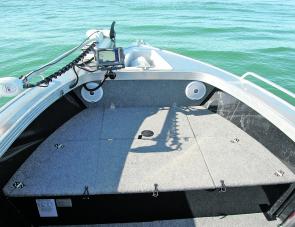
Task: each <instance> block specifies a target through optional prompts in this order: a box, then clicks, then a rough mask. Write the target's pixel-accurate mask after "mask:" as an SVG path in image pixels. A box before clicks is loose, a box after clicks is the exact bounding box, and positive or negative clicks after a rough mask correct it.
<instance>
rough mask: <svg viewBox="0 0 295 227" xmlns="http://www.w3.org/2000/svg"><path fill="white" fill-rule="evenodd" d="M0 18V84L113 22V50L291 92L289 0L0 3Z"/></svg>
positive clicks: (294, 40) (294, 27)
mask: <svg viewBox="0 0 295 227" xmlns="http://www.w3.org/2000/svg"><path fill="white" fill-rule="evenodd" d="M0 18H1V22H0V28H1V30H0V31H1V32H0V77H4V76H8V75H10V76H11V75H12V76H20V75H23V74H25V73H27V72H29V71H31V70H33V69H35V68H36V67H38V66H40V65H42V64H44V63H46V62H48V61H50V60H52V59H53V58H54V57H56V56H58V55H59V54H61V53H63V52H64V51H66V50H68V49H70V48H72V47H74V46H75V45H77V44H79V42H81V41H82V40H83V39H84V38H85V32H86V31H87V30H88V29H93V28H108V27H109V26H110V24H111V22H112V21H113V20H115V21H116V22H117V26H116V31H117V45H118V46H126V45H129V44H131V43H132V42H134V41H136V40H141V39H143V40H144V41H146V42H147V43H149V44H151V45H153V46H156V47H159V48H163V49H168V50H171V51H175V52H177V53H180V54H183V55H186V56H189V57H192V58H195V59H199V60H202V61H206V62H208V63H210V64H213V65H216V66H218V67H221V68H223V69H225V70H227V71H230V72H233V73H235V74H238V75H242V74H243V73H245V72H247V71H252V72H256V73H258V74H260V75H263V76H264V77H266V78H267V79H270V80H271V81H273V82H275V83H277V84H279V85H281V86H283V87H285V88H287V89H288V90H290V91H292V92H295V73H294V72H295V1H294V0H285V1H279V0H259V1H258V0H256V1H254V0H240V1H233V0H228V1H224V0H222V1H221V0H195V1H193V0H182V1H180V0H174V1H173V0H162V1H154V0H149V1H147V0H141V1H135V0H125V1H116V0H113V1H106V0H100V1H97V0H88V1H77V0H63V1H60V0H56V1H49V0H40V1H36V0H34V1H32V0H25V1H23V0H21V1H20V0H10V1H1V2H0ZM76 54H78V53H76ZM66 62H67V60H65V61H64V62H61V63H60V64H59V65H56V66H55V67H56V68H59V67H60V66H62V65H63V64H64V63H66ZM260 85H261V86H264V87H265V88H266V89H268V90H270V91H272V92H274V93H275V94H277V95H279V96H281V97H282V98H284V99H286V100H287V101H289V102H290V103H292V104H294V105H295V101H294V100H293V99H292V98H288V97H287V96H286V95H284V94H282V93H280V92H278V91H277V90H275V89H273V88H271V87H269V86H267V85H266V84H263V83H260ZM5 102H7V99H4V98H0V106H1V105H3V104H4V103H5Z"/></svg>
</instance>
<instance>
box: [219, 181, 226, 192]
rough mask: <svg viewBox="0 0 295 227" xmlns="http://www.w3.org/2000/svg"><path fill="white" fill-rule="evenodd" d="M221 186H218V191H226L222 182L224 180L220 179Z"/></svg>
mask: <svg viewBox="0 0 295 227" xmlns="http://www.w3.org/2000/svg"><path fill="white" fill-rule="evenodd" d="M220 183H221V186H220V188H219V192H226V186H225V184H224V180H220Z"/></svg>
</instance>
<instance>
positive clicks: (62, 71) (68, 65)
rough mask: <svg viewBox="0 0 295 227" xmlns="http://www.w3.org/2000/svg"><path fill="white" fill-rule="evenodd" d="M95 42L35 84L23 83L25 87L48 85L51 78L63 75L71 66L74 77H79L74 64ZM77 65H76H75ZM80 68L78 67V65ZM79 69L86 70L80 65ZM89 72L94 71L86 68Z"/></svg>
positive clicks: (76, 82)
mask: <svg viewBox="0 0 295 227" xmlns="http://www.w3.org/2000/svg"><path fill="white" fill-rule="evenodd" d="M95 45H96V43H95V42H93V43H92V44H91V45H90V46H89V47H87V49H85V50H84V51H83V52H82V53H81V54H80V55H79V56H78V57H76V58H75V59H74V60H73V61H71V62H70V63H69V64H67V65H66V66H64V67H63V68H61V69H60V70H58V71H56V72H55V73H53V74H51V75H49V76H48V77H46V78H45V79H43V80H41V81H39V82H37V83H36V84H30V83H27V84H26V85H25V88H32V87H36V86H39V87H48V85H49V83H50V82H51V81H52V80H53V79H56V78H57V77H59V76H61V75H63V74H64V73H65V72H67V71H68V70H70V69H71V68H73V70H74V72H75V74H76V77H77V78H78V79H79V76H78V74H77V72H76V70H75V68H74V67H75V66H77V64H78V62H80V61H82V59H83V58H84V57H85V56H86V55H87V54H88V53H89V52H90V51H91V50H92V49H93V48H94V47H95ZM77 67H78V66H77ZM79 68H80V67H79ZM81 69H83V70H85V71H87V69H85V68H83V67H81ZM88 71H89V72H95V71H97V70H95V71H92V70H88ZM78 79H77V80H76V81H75V83H74V84H73V85H75V86H76V85H77V84H78ZM73 85H71V88H74V87H75V86H74V87H73Z"/></svg>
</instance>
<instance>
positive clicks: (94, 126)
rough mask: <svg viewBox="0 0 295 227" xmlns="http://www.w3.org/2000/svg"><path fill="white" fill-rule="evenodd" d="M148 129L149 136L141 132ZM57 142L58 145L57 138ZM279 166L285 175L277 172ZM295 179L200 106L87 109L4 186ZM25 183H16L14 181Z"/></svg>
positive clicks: (29, 188) (113, 187) (77, 190)
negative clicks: (150, 134)
mask: <svg viewBox="0 0 295 227" xmlns="http://www.w3.org/2000/svg"><path fill="white" fill-rule="evenodd" d="M143 130H152V131H153V132H154V135H153V136H152V137H149V138H145V137H143V138H142V139H138V136H139V135H140V134H141V132H142V131H143ZM57 144H61V145H62V146H60V147H61V148H59V149H57V148H56V145H57ZM276 171H283V172H284V174H283V176H276V175H275V172H276ZM221 180H223V181H224V183H225V185H227V186H244V185H264V184H278V183H287V182H293V181H295V177H294V174H293V173H292V172H291V171H290V170H289V169H288V168H287V167H286V166H285V165H284V164H283V163H282V162H280V160H279V159H277V158H276V157H275V156H274V155H273V154H272V153H270V152H269V151H268V150H267V149H266V148H265V147H263V146H262V145H261V144H259V143H258V142H257V141H255V140H254V139H253V138H251V137H250V136H248V135H247V134H246V133H244V132H243V131H242V130H240V129H239V128H238V127H236V126H235V125H233V124H232V123H231V122H229V121H227V120H226V119H224V118H222V117H221V116H219V115H217V114H215V113H212V112H210V111H208V110H206V109H203V108H201V107H184V108H181V107H170V108H168V107H163V108H157V107H147V108H144V107H141V108H111V109H99V108H90V109H86V110H84V111H83V112H81V113H80V114H78V115H77V116H75V117H74V118H72V119H71V120H69V121H68V122H66V123H65V124H64V125H63V126H62V127H61V128H59V129H58V130H57V131H56V132H55V133H53V134H52V135H51V136H50V137H49V138H48V139H47V140H46V141H44V142H43V143H42V144H41V145H40V146H39V147H38V148H37V150H36V151H35V152H34V153H33V154H32V155H31V156H30V157H29V158H28V160H26V162H25V163H24V164H23V165H22V166H21V167H20V168H19V170H18V171H17V172H16V173H15V175H14V176H13V177H12V178H11V180H10V181H9V182H8V183H7V185H6V186H5V188H4V192H5V193H6V194H7V195H9V196H40V195H81V194H83V192H84V189H85V186H87V187H88V191H89V193H90V194H104V193H105V194H112V193H133V192H151V191H153V190H154V187H155V186H154V185H155V184H157V185H158V189H159V190H160V191H182V190H190V189H192V190H195V189H212V188H216V187H220V185H221V184H220V182H221ZM14 182H22V183H23V184H24V185H25V186H24V187H23V188H21V189H15V188H14V187H13V183H14Z"/></svg>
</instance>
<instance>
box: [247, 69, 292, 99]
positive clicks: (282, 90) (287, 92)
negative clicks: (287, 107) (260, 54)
mask: <svg viewBox="0 0 295 227" xmlns="http://www.w3.org/2000/svg"><path fill="white" fill-rule="evenodd" d="M247 76H252V77H254V78H256V79H258V80H261V81H263V82H265V83H267V84H268V85H270V86H272V87H274V88H276V89H278V90H280V91H281V92H283V93H285V94H287V95H289V96H291V97H292V98H294V99H295V94H294V93H293V92H291V91H289V90H287V89H286V88H283V87H281V86H280V85H277V84H275V83H274V82H272V81H270V80H268V79H265V78H264V77H262V76H259V75H258V74H256V73H253V72H246V73H245V74H244V75H242V76H241V79H245V78H246V77H247Z"/></svg>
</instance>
